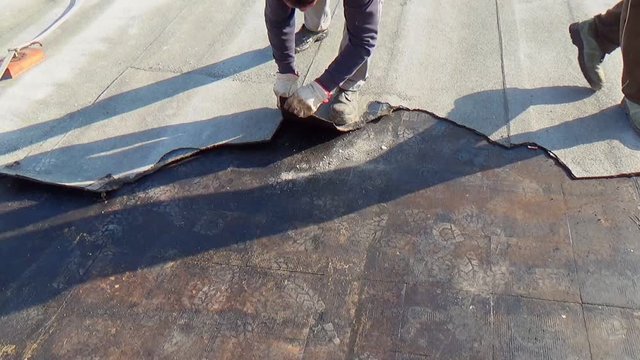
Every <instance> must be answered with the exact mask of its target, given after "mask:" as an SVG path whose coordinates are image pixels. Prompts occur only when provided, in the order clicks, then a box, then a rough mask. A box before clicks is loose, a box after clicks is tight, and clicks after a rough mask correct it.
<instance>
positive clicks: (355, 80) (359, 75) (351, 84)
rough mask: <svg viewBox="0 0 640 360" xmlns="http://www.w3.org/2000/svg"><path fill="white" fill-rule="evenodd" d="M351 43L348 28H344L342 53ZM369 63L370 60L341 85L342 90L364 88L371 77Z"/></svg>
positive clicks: (341, 45)
mask: <svg viewBox="0 0 640 360" xmlns="http://www.w3.org/2000/svg"><path fill="white" fill-rule="evenodd" d="M348 43H349V33H348V32H347V27H346V26H345V27H344V33H343V34H342V42H341V43H340V51H342V50H343V49H344V48H345V46H347V44H348ZM369 62H370V59H367V61H365V63H364V64H362V66H360V67H359V68H358V70H356V72H355V73H354V74H353V75H351V77H349V78H348V79H347V80H346V81H345V82H343V83H342V84H341V85H340V89H342V90H351V91H358V90H360V89H361V88H362V86H364V83H365V82H366V81H367V77H368V76H369Z"/></svg>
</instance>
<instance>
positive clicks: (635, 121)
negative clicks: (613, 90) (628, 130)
mask: <svg viewBox="0 0 640 360" xmlns="http://www.w3.org/2000/svg"><path fill="white" fill-rule="evenodd" d="M624 105H625V106H624V109H625V111H626V112H627V115H628V116H629V121H630V122H631V127H633V129H634V130H635V131H637V132H638V134H640V104H637V103H634V102H633V101H631V100H629V99H624Z"/></svg>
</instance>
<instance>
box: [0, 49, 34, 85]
mask: <svg viewBox="0 0 640 360" xmlns="http://www.w3.org/2000/svg"><path fill="white" fill-rule="evenodd" d="M34 45H38V46H39V47H33V46H34ZM7 57H11V60H10V61H9V64H8V65H7V69H6V70H5V71H4V73H3V74H2V76H1V77H0V80H7V79H15V78H16V77H18V76H19V75H20V74H22V73H24V72H25V71H27V70H29V69H31V68H32V67H34V66H36V65H38V64H40V63H41V62H42V61H43V60H44V51H43V50H42V45H41V44H40V43H33V44H31V45H29V47H26V48H22V49H15V50H10V51H9V53H8V54H7ZM5 60H6V58H5V59H2V60H0V61H1V62H4V61H5Z"/></svg>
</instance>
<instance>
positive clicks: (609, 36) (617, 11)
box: [593, 0, 640, 103]
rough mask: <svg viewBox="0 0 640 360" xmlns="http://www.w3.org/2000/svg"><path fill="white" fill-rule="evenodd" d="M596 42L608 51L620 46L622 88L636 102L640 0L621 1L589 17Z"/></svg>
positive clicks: (639, 73) (639, 86) (639, 77)
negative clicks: (593, 21) (593, 24)
mask: <svg viewBox="0 0 640 360" xmlns="http://www.w3.org/2000/svg"><path fill="white" fill-rule="evenodd" d="M593 19H594V20H595V24H596V26H595V37H596V41H597V42H598V46H600V49H601V50H602V51H604V52H605V53H607V54H609V53H611V52H613V51H614V50H616V49H617V48H619V47H622V60H623V63H624V70H623V72H622V92H623V93H624V95H625V97H626V98H627V99H629V100H631V101H633V102H634V103H640V0H625V1H621V2H619V3H618V4H616V6H614V7H613V8H611V9H610V10H608V11H607V12H605V13H604V14H600V15H597V16H595V17H594V18H593Z"/></svg>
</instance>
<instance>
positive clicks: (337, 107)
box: [329, 89, 359, 126]
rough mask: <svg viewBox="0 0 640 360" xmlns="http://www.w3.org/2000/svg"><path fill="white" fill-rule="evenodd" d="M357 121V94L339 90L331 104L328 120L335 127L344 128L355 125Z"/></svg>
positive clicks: (352, 91) (351, 91) (353, 91)
mask: <svg viewBox="0 0 640 360" xmlns="http://www.w3.org/2000/svg"><path fill="white" fill-rule="evenodd" d="M358 119H359V115H358V92H357V91H355V90H342V89H340V90H339V91H338V95H337V96H336V97H335V99H333V102H332V104H331V112H330V118H329V120H331V122H332V123H334V124H335V125H337V126H344V125H349V124H352V123H355V122H357V121H358Z"/></svg>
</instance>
